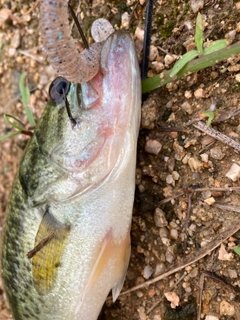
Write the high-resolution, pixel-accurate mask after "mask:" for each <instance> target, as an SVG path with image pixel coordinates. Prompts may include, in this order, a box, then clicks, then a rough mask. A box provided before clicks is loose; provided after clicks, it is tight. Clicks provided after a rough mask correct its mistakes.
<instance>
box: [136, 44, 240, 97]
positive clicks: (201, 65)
mask: <svg viewBox="0 0 240 320" xmlns="http://www.w3.org/2000/svg"><path fill="white" fill-rule="evenodd" d="M238 53H240V42H237V43H235V44H233V45H231V46H228V47H226V48H223V49H221V50H218V51H214V52H212V53H210V54H208V55H203V56H201V57H200V58H197V59H194V60H192V61H190V62H188V63H187V64H186V65H185V66H184V67H183V68H182V69H181V70H180V71H179V72H178V73H177V74H176V78H175V79H174V80H178V79H181V78H183V77H184V76H186V75H188V74H189V73H190V72H196V71H199V70H202V69H205V68H207V67H210V66H213V65H214V64H216V63H218V62H219V61H222V60H224V59H228V58H230V57H231V56H232V55H233V54H238ZM171 72H172V71H171V70H167V71H164V72H162V73H161V74H159V75H156V76H154V77H152V78H148V79H144V80H143V81H142V93H146V92H150V91H152V90H154V89H156V88H159V87H161V86H163V85H166V84H167V83H170V82H173V78H172V77H170V74H171Z"/></svg>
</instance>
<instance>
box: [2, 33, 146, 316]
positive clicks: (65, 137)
mask: <svg viewBox="0 0 240 320" xmlns="http://www.w3.org/2000/svg"><path fill="white" fill-rule="evenodd" d="M67 98H68V101H69V104H70V108H71V112H72V115H73V117H74V119H76V125H75V126H73V124H72V123H71V121H69V118H68V115H67V112H66V108H65V104H64V102H61V103H57V104H56V103H54V102H53V101H50V102H49V103H48V104H47V106H46V108H45V110H44V112H43V115H42V117H41V119H40V121H39V123H38V125H37V127H36V129H35V132H34V135H33V137H32V139H31V140H30V142H29V144H28V146H27V149H26V151H25V154H24V157H23V159H22V162H21V164H20V168H19V171H18V173H17V175H16V177H15V180H14V183H13V188H12V193H11V198H10V201H9V205H8V209H7V216H6V222H5V228H4V238H3V256H2V269H3V274H2V276H3V280H4V285H5V289H6V292H7V297H8V300H9V302H10V305H11V309H12V313H13V316H14V319H15V320H23V319H24V320H27V319H35V320H48V319H51V320H83V319H86V320H96V319H97V317H98V315H99V312H100V310H101V308H102V305H103V303H104V301H105V299H106V297H107V295H108V293H109V291H110V290H111V289H112V292H113V298H114V300H115V299H116V298H117V296H118V294H119V292H120V290H121V288H122V285H123V281H124V278H125V274H126V269H127V266H128V262H129V255H130V226H131V217H132V206H133V199H134V189H135V165H136V145H137V136H138V130H139V123H140V106H141V83H140V75H139V67H138V61H137V57H136V53H135V48H134V43H133V41H132V39H131V37H130V36H129V35H128V34H127V33H126V32H123V31H117V32H114V33H113V34H112V35H111V36H110V37H109V38H108V39H107V40H106V42H105V44H104V45H103V48H102V51H101V60H100V70H99V72H98V73H97V75H96V76H95V77H94V78H93V79H92V80H91V81H89V82H87V83H84V84H81V85H80V84H73V83H72V84H71V87H70V91H69V93H68V96H67ZM80 100H81V101H80Z"/></svg>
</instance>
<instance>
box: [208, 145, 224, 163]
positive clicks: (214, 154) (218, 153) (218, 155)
mask: <svg viewBox="0 0 240 320" xmlns="http://www.w3.org/2000/svg"><path fill="white" fill-rule="evenodd" d="M210 157H211V158H213V159H216V160H222V158H223V157H224V154H223V153H222V150H221V148H220V147H215V148H212V149H211V150H210Z"/></svg>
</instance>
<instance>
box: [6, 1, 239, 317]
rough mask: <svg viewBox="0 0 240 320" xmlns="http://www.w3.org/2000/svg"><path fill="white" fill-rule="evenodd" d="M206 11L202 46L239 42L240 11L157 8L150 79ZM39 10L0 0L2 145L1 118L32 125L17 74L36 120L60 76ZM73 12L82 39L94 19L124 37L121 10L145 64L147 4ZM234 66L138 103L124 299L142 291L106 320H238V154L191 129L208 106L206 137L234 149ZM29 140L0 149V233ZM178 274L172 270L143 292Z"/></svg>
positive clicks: (83, 6)
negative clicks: (215, 134)
mask: <svg viewBox="0 0 240 320" xmlns="http://www.w3.org/2000/svg"><path fill="white" fill-rule="evenodd" d="M201 3H202V6H203V7H202V8H201V9H200V12H201V13H202V15H203V18H204V38H205V41H212V40H217V39H224V38H228V39H230V40H231V41H232V42H233V43H235V42H237V41H239V40H240V24H239V22H240V19H239V18H240V9H239V8H240V3H237V2H236V1H232V0H229V1H226V0H208V1H181V0H176V1H171V0H169V1H167V0H162V1H160V0H159V1H155V8H154V16H153V29H152V38H151V44H152V47H151V55H150V60H151V61H150V64H149V67H150V70H149V76H152V75H154V74H158V73H159V72H161V70H162V69H168V68H171V67H172V65H173V63H174V61H175V60H176V58H177V56H179V55H181V54H184V53H185V52H186V50H189V49H190V48H191V46H192V44H193V42H194V32H195V21H196V15H197V14H196V13H194V12H193V10H194V8H195V5H200V6H201ZM34 4H35V3H34V2H29V1H20V0H13V1H4V0H1V1H0V8H1V10H0V83H1V90H0V135H3V134H6V133H8V132H9V131H10V130H11V128H10V127H9V126H8V125H7V124H6V123H5V122H4V120H3V114H4V113H8V114H12V115H14V116H16V117H17V118H19V119H20V120H21V121H22V122H23V123H27V119H26V115H25V114H24V111H23V107H22V103H21V100H20V94H19V89H18V82H19V77H20V74H21V73H22V72H23V71H25V72H27V74H28V78H29V85H30V88H31V90H32V91H31V108H32V110H33V112H34V117H35V119H36V120H38V119H39V117H40V116H41V113H42V110H43V108H44V105H45V104H46V101H47V99H48V87H49V84H50V83H51V81H52V80H53V79H54V77H55V76H56V75H55V73H54V71H53V69H52V68H51V67H50V66H49V65H48V63H47V60H46V56H45V54H44V52H43V50H42V47H41V40H40V37H39V29H38V23H39V6H36V7H35V8H33V10H32V11H31V12H30V13H28V10H29V9H31V8H32V7H33V6H34ZM73 6H74V8H75V9H76V10H77V9H78V12H80V14H79V16H80V17H81V19H82V25H83V29H84V31H85V33H86V34H87V35H88V37H90V35H89V26H90V25H91V23H92V21H93V20H94V19H96V18H97V17H105V18H107V19H109V21H110V22H111V23H112V24H113V25H115V26H117V27H123V22H121V17H122V15H123V13H124V12H127V13H128V14H129V16H128V18H127V24H126V26H125V27H126V28H127V29H129V31H130V32H131V33H132V35H133V37H134V39H135V43H136V49H137V53H138V56H139V62H141V49H142V38H141V37H142V32H141V30H142V29H143V26H144V14H145V1H144V0H142V1H134V0H133V1H132V0H127V1H124V0H121V1H120V0H119V1H109V2H108V3H107V1H105V0H96V1H94V0H93V1H86V0H85V1H81V2H80V4H79V3H78V1H77V0H76V1H75V2H74V1H73ZM23 14H25V15H23ZM129 20H130V21H129ZM128 22H129V23H130V24H129V27H128ZM137 27H138V28H137ZM73 33H74V34H75V29H74V30H73ZM90 40H91V39H90ZM239 60H240V55H239V56H235V57H232V58H231V59H228V60H226V61H224V62H221V63H218V64H217V65H215V66H214V67H211V68H208V69H205V70H202V71H200V72H198V73H195V74H191V75H189V76H188V77H186V78H184V79H182V80H179V81H177V82H173V83H171V84H169V85H167V86H165V87H162V88H160V89H158V90H155V91H153V92H151V93H150V94H149V95H148V96H144V102H143V106H142V123H141V129H140V133H139V142H138V157H137V171H136V197H135V205H134V212H133V223H132V254H131V260H130V265H129V269H128V272H127V277H126V281H125V284H124V289H123V292H124V291H126V290H128V289H131V288H133V287H135V286H136V285H141V284H142V287H140V288H138V289H135V290H133V291H132V292H130V293H125V294H122V295H121V296H120V297H119V299H118V300H117V302H116V303H114V304H112V302H111V300H110V299H109V300H108V301H107V302H106V304H105V306H104V308H103V311H102V314H101V316H100V318H101V319H102V320H103V319H105V320H113V319H121V320H125V319H128V320H136V319H140V320H147V319H151V320H161V319H162V320H169V319H174V320H176V319H184V320H191V319H193V320H195V319H206V320H218V319H219V320H220V319H221V320H230V319H231V320H240V256H239V255H237V254H236V253H235V252H234V250H233V247H234V246H236V245H240V231H238V230H239V229H240V219H239V212H240V206H239V196H240V189H238V188H235V189H234V188H233V187H239V177H240V174H238V175H237V174H235V173H233V176H231V177H230V176H229V175H226V174H227V173H228V172H229V170H230V168H231V166H232V165H233V164H235V165H237V170H238V169H240V167H239V166H240V158H239V151H237V150H236V149H234V148H232V147H231V146H230V145H229V143H228V140H227V141H226V143H222V142H219V141H217V140H215V139H213V138H212V137H210V136H209V135H208V134H206V133H203V132H202V131H200V130H199V129H197V128H196V127H194V126H193V125H187V124H188V123H189V122H191V121H192V120H194V119H196V118H198V117H199V114H201V112H203V111H206V110H209V109H213V108H215V109H214V110H215V111H216V112H218V114H219V115H221V116H220V117H219V120H220V121H218V122H215V123H213V125H212V126H213V128H214V129H216V130H217V131H219V132H221V133H223V134H225V135H226V136H228V137H230V138H232V139H233V140H235V141H236V142H238V143H240V137H239V134H240V120H239V114H237V111H238V110H239V103H240V82H239V74H238V72H239V70H240V62H239ZM235 111H236V112H235ZM28 139H29V138H28V137H27V136H24V135H18V136H15V137H14V138H9V139H6V140H4V141H2V142H0V143H1V145H0V155H1V157H0V181H1V183H0V231H1V233H2V225H3V221H4V214H5V211H6V205H7V201H8V197H9V192H10V189H11V184H12V181H13V178H14V175H15V173H16V170H17V168H18V165H19V162H20V159H21V157H22V154H23V150H24V148H25V146H26V144H27V142H28ZM231 188H233V189H231ZM237 231H238V232H237ZM220 248H221V250H220ZM181 265H184V266H185V267H183V268H181ZM176 267H178V268H177V272H173V273H170V274H169V275H168V276H164V277H163V279H162V280H159V281H156V282H154V283H152V284H148V285H145V286H144V285H143V283H144V282H145V281H148V280H153V279H154V278H155V277H157V276H159V275H161V274H165V273H166V272H167V271H169V270H172V269H175V268H176ZM203 277H204V278H203ZM200 288H202V294H201V296H200V298H199V294H200V291H201V290H200ZM166 296H167V298H166ZM171 300H172V306H171V304H170V301H171ZM178 300H179V306H177V307H176V306H175V305H174V304H176V305H177V304H178ZM200 301H201V312H200V313H199V314H198V306H199V303H200ZM197 314H198V316H197ZM197 317H199V318H197ZM7 319H12V317H11V313H10V310H9V306H8V304H7V301H6V296H5V293H4V288H3V285H2V282H1V281H0V320H7ZM86 320H87V319H86Z"/></svg>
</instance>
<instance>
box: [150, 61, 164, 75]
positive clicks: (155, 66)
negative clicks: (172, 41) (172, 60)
mask: <svg viewBox="0 0 240 320" xmlns="http://www.w3.org/2000/svg"><path fill="white" fill-rule="evenodd" d="M151 65H152V69H154V71H155V72H156V73H160V72H161V71H162V70H163V69H164V64H163V63H162V62H158V61H153V62H152V63H151Z"/></svg>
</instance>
